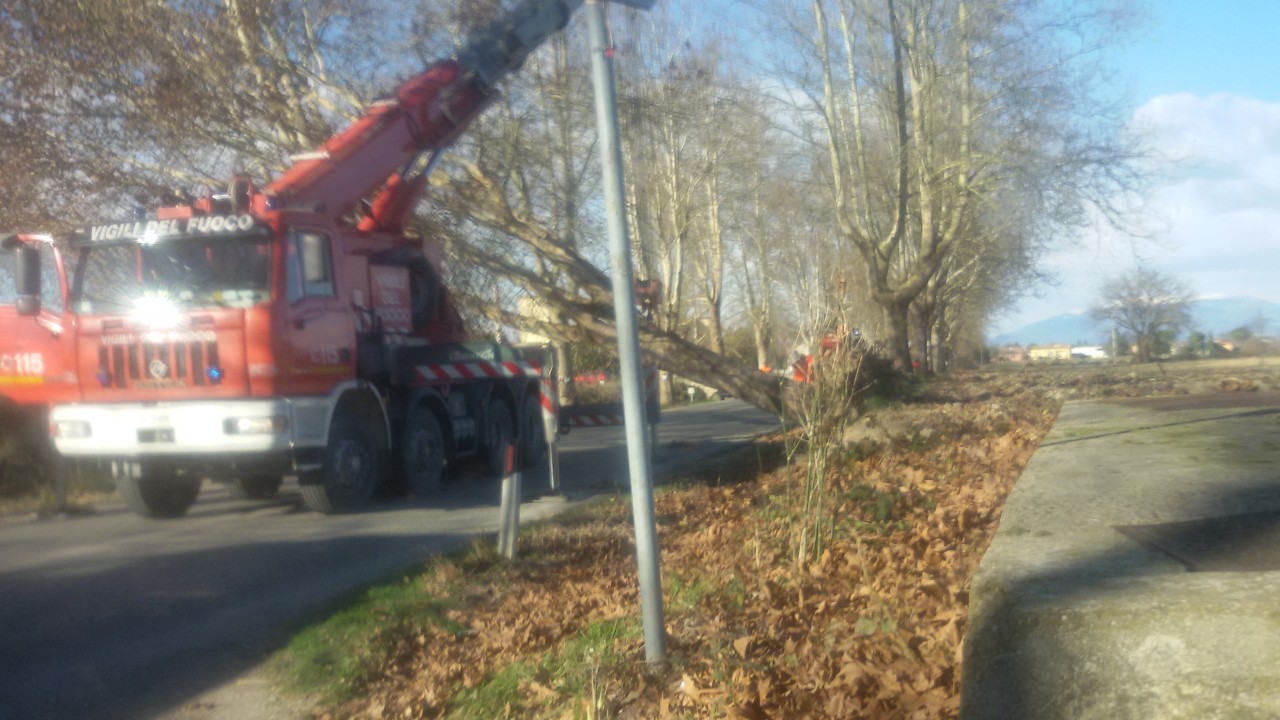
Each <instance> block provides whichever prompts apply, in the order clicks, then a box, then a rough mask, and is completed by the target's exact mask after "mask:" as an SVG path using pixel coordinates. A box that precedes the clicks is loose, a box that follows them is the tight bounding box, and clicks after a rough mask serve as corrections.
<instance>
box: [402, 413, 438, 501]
mask: <svg viewBox="0 0 1280 720" xmlns="http://www.w3.org/2000/svg"><path fill="white" fill-rule="evenodd" d="M400 465H401V467H402V468H404V479H405V482H406V483H407V484H408V486H409V492H411V493H413V494H414V495H417V496H424V495H429V494H431V493H432V492H435V490H436V489H437V488H439V487H440V477H441V475H443V474H444V431H443V430H441V429H440V419H439V418H437V417H436V414H435V413H433V412H431V409H430V408H427V407H424V406H421V405H419V406H418V407H416V408H414V409H413V412H411V413H409V421H408V422H407V423H405V427H404V436H403V437H402V439H401V441H400Z"/></svg>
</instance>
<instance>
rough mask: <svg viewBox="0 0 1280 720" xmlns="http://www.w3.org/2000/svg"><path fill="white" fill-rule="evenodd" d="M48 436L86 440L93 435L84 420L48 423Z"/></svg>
mask: <svg viewBox="0 0 1280 720" xmlns="http://www.w3.org/2000/svg"><path fill="white" fill-rule="evenodd" d="M49 434H50V435H51V436H53V437H55V438H66V439H69V440H75V439H80V438H87V437H89V436H90V435H92V434H93V433H92V432H91V431H90V427H89V423H88V422H86V421H84V420H55V421H54V422H51V423H49Z"/></svg>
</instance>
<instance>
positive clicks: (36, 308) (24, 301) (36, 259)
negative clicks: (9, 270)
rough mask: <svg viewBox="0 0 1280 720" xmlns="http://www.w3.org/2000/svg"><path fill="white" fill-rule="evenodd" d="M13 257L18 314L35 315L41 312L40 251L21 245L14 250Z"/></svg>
mask: <svg viewBox="0 0 1280 720" xmlns="http://www.w3.org/2000/svg"><path fill="white" fill-rule="evenodd" d="M13 257H14V268H13V278H14V283H15V284H16V285H17V290H18V292H17V299H16V302H15V305H16V308H17V311H18V314H19V315H27V316H30V315H35V314H36V313H38V312H40V251H39V250H37V249H36V248H34V247H31V246H30V245H20V246H18V247H16V248H14V252H13Z"/></svg>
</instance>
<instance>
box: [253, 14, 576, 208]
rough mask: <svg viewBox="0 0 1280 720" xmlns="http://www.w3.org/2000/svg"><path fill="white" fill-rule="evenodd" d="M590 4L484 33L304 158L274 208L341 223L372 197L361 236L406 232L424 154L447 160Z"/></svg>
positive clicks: (273, 187) (516, 18) (518, 17)
mask: <svg viewBox="0 0 1280 720" xmlns="http://www.w3.org/2000/svg"><path fill="white" fill-rule="evenodd" d="M582 2H583V0H523V2H521V3H519V4H518V5H516V6H515V7H514V8H512V9H511V10H510V11H509V12H507V13H505V14H504V15H503V17H501V18H500V19H499V20H497V21H495V22H494V23H492V24H490V25H489V26H488V27H486V28H484V29H482V30H481V31H479V32H477V33H476V34H474V35H473V36H471V38H469V39H468V41H467V43H466V44H465V45H464V46H463V47H462V48H461V49H460V50H459V51H458V54H457V57H456V58H454V59H449V60H442V61H439V62H436V63H434V64H432V65H431V66H430V67H428V68H427V69H426V70H425V71H424V72H422V73H420V74H418V75H417V76H415V77H413V78H410V79H409V80H407V81H406V82H404V83H403V84H401V85H400V87H398V88H396V90H395V91H394V92H393V94H392V95H391V96H390V97H388V98H386V99H383V100H380V101H378V102H376V103H374V104H373V105H372V106H370V107H369V108H368V109H367V110H366V111H365V113H364V115H362V116H361V117H360V118H359V119H358V120H356V121H355V122H354V123H353V124H352V125H350V126H349V127H347V128H346V129H344V130H342V131H341V132H339V133H338V134H336V135H334V136H333V137H331V138H329V139H328V140H327V141H326V142H325V143H324V145H323V146H322V147H321V148H320V149H319V150H318V151H316V152H313V153H308V154H306V155H302V156H298V157H297V158H295V159H294V164H293V165H292V166H290V167H289V168H288V169H287V170H286V171H285V172H284V173H283V174H282V175H280V177H278V178H276V179H275V180H274V181H272V182H271V184H270V185H268V186H267V187H266V188H265V194H266V195H267V196H268V197H272V198H273V200H272V201H271V202H272V204H273V205H274V206H275V207H279V208H284V207H295V208H308V209H311V210H315V211H317V212H322V213H325V214H327V215H329V216H331V217H333V218H335V219H336V218H341V217H343V216H345V215H347V214H348V213H349V212H350V211H352V210H353V209H354V208H355V206H356V205H357V204H358V203H359V202H360V201H362V200H364V199H365V198H367V197H368V196H369V195H370V194H371V193H374V192H375V190H376V191H377V192H376V195H375V196H374V198H373V202H372V204H371V209H370V211H369V213H368V214H367V215H366V216H365V217H364V218H363V219H362V220H361V221H360V223H359V227H360V229H362V230H378V231H383V232H401V231H402V230H403V227H404V223H405V222H406V221H407V219H408V217H409V215H410V214H411V213H412V212H413V208H414V206H415V205H416V204H417V201H418V199H419V198H420V197H421V195H422V192H423V191H424V190H425V188H426V178H425V175H424V174H423V172H422V169H421V167H420V166H421V163H418V162H415V161H416V160H417V159H418V158H420V157H421V156H423V154H424V153H427V154H431V153H438V152H439V151H441V150H442V149H443V148H445V147H447V146H448V145H449V144H450V143H452V142H453V141H454V140H455V139H457V137H458V136H459V135H461V134H462V133H463V132H464V131H466V129H467V127H468V126H470V124H471V122H472V121H474V120H475V119H476V118H477V117H478V116H479V115H480V114H481V113H482V112H484V110H485V109H486V108H487V107H488V106H489V105H490V104H491V103H492V102H493V101H494V100H495V99H496V97H497V83H498V82H499V81H500V80H502V79H503V78H504V77H506V76H507V75H509V74H510V73H512V72H514V71H516V70H518V69H519V68H520V66H521V65H522V64H523V63H524V60H525V58H527V57H528V56H529V54H530V53H532V52H533V51H534V50H536V49H537V48H538V47H539V46H541V45H542V43H543V42H545V41H546V39H547V38H548V37H550V36H551V34H552V33H555V32H557V31H559V30H561V29H563V28H564V27H565V25H567V24H568V22H569V17H570V16H571V15H572V14H573V13H574V11H576V10H577V9H578V8H579V7H580V6H581V5H582Z"/></svg>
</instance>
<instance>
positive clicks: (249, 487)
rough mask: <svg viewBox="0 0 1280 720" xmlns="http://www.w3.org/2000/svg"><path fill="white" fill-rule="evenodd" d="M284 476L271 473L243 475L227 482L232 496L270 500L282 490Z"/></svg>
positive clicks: (242, 498) (243, 498)
mask: <svg viewBox="0 0 1280 720" xmlns="http://www.w3.org/2000/svg"><path fill="white" fill-rule="evenodd" d="M283 484H284V476H282V475H274V474H271V473H254V474H252V475H241V476H239V477H237V478H236V479H234V480H232V481H231V482H230V483H228V484H227V492H229V493H231V497H233V498H239V499H241V500H270V499H271V498H273V497H275V496H276V495H277V494H279V492H280V486H281V485H283Z"/></svg>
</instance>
